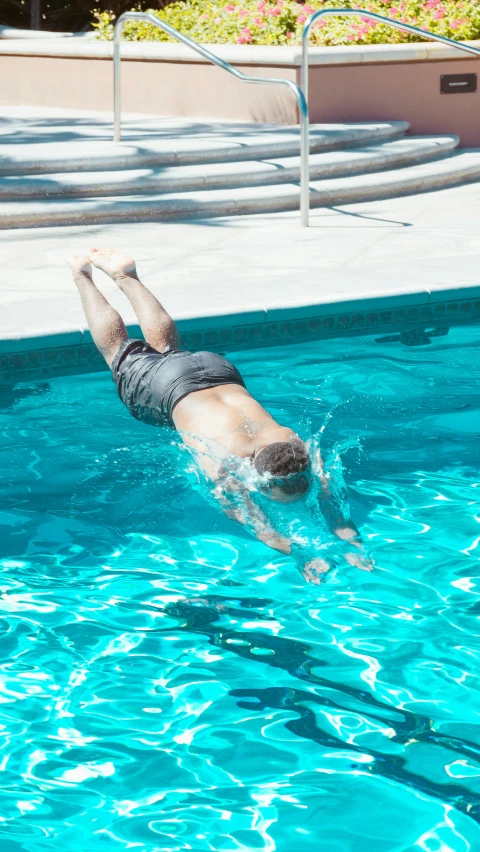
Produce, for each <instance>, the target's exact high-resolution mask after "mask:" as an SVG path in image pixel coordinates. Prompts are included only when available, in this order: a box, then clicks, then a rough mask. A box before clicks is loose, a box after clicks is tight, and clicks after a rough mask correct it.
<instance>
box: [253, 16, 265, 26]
mask: <svg viewBox="0 0 480 852" xmlns="http://www.w3.org/2000/svg"><path fill="white" fill-rule="evenodd" d="M253 23H254V24H256V25H257V27H261V26H263V21H262V19H261V18H254V19H253Z"/></svg>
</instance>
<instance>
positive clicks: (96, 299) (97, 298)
mask: <svg viewBox="0 0 480 852" xmlns="http://www.w3.org/2000/svg"><path fill="white" fill-rule="evenodd" d="M66 260H67V263H68V265H69V267H70V269H71V270H72V274H73V280H74V282H75V284H76V286H77V287H78V292H79V293H80V298H81V300H82V306H83V310H84V311H85V316H86V318H87V322H88V327H89V329H90V331H91V333H92V337H93V340H94V343H95V345H96V346H97V348H98V349H99V350H100V352H101V353H102V355H103V357H104V358H105V361H106V362H107V364H108V366H109V367H111V366H112V362H113V359H114V358H115V355H116V354H117V352H118V349H119V347H120V344H121V343H122V342H123V341H124V340H127V339H128V334H127V329H126V328H125V325H124V322H123V320H122V318H121V316H120V314H119V313H118V312H117V311H116V310H115V309H114V308H112V306H111V305H110V304H109V302H107V300H106V298H105V296H104V295H103V294H102V293H100V290H98V289H97V288H96V287H95V284H94V283H93V279H92V265H91V263H90V258H88V257H84V256H82V255H71V256H70V257H67V259H66Z"/></svg>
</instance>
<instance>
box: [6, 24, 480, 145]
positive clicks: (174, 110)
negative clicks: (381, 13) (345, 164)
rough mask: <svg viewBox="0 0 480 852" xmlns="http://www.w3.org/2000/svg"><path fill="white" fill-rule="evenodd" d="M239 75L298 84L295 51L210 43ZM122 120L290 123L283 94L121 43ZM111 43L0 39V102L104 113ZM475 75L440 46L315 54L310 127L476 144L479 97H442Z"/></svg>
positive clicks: (190, 57) (186, 56)
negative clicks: (459, 76) (402, 127)
mask: <svg viewBox="0 0 480 852" xmlns="http://www.w3.org/2000/svg"><path fill="white" fill-rule="evenodd" d="M211 50H212V51H213V52H215V53H216V54H217V55H219V56H221V57H222V58H223V59H225V60H227V61H228V62H230V63H232V64H234V65H236V66H238V67H241V68H242V70H243V71H244V72H245V73H247V74H248V73H251V74H252V75H253V74H259V75H265V76H272V77H283V78H286V79H290V80H296V81H297V82H300V50H299V48H298V47H291V48H290V47H257V46H250V45H214V46H213V47H211ZM122 56H123V57H124V58H123V61H122V104H123V109H124V110H125V111H126V112H135V113H146V114H157V115H159V114H160V115H161V114H163V115H170V116H191V117H203V118H205V117H207V118H208V117H211V118H221V119H237V120H238V119H240V120H248V121H255V122H263V121H273V122H279V123H285V124H289V123H295V122H296V121H297V114H296V106H295V101H294V98H293V96H292V95H291V94H290V92H289V91H288V90H287V89H285V90H284V89H283V88H281V87H278V90H276V89H274V88H273V87H267V86H265V87H264V86H249V85H247V84H245V83H242V82H241V81H239V80H237V79H235V78H234V77H232V76H231V75H229V74H227V73H226V72H224V71H222V70H221V69H219V68H216V67H214V66H212V65H210V64H208V63H206V62H205V61H204V60H202V59H200V57H197V56H195V55H194V54H192V52H191V51H190V50H188V49H187V48H185V47H183V46H182V45H176V44H170V43H168V44H159V43H155V42H143V43H135V42H130V43H128V42H127V43H124V44H123V45H122ZM111 57H112V45H111V44H110V43H107V42H98V41H95V40H90V39H54V40H53V39H49V40H45V41H42V40H40V39H35V40H26V39H25V40H23V39H22V40H20V39H18V40H16V39H8V40H7V39H5V40H0V78H1V80H2V86H1V89H0V103H1V104H8V105H19V104H22V105H23V104H24V105H35V106H53V107H69V108H72V109H88V110H109V109H111V107H112V88H113V84H112V79H113V68H112V59H111ZM472 72H473V73H477V74H479V76H480V58H479V59H476V58H475V57H472V56H468V55H466V54H462V53H461V52H460V51H458V50H457V49H455V48H450V47H444V46H443V45H439V44H433V43H432V44H407V45H372V46H368V47H358V46H351V47H338V48H312V49H311V51H310V111H311V120H312V121H313V122H339V121H365V120H369V119H371V120H381V119H388V120H390V119H403V120H406V121H409V122H410V124H411V129H412V132H413V133H416V134H428V133H457V134H458V135H459V136H460V138H461V146H462V147H476V146H480V91H477V92H474V93H473V92H472V93H466V94H465V93H462V94H455V95H441V94H440V76H441V75H442V74H456V73H472Z"/></svg>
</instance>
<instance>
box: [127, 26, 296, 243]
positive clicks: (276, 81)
mask: <svg viewBox="0 0 480 852" xmlns="http://www.w3.org/2000/svg"><path fill="white" fill-rule="evenodd" d="M126 21H146V22H147V23H149V24H154V25H155V26H157V27H160V29H161V30H163V31H164V32H165V33H168V35H170V36H172V37H173V38H176V39H177V41H181V42H182V43H183V44H186V45H187V47H191V48H192V50H194V51H195V52H196V53H199V54H200V56H203V58H204V59H208V61H209V62H212V63H213V64H214V65H218V67H219V68H223V70H224V71H228V72H229V73H230V74H233V76H234V77H237V78H238V79H239V80H243V81H244V82H245V83H259V84H267V85H276V86H287V87H288V88H289V89H290V91H292V92H293V94H294V95H295V97H296V99H297V106H298V112H299V117H300V138H301V148H303V140H304V139H306V140H307V146H308V137H309V133H308V108H307V102H306V100H305V97H304V94H303V92H302V90H301V88H300V86H297V84H296V83H293V82H292V81H291V80H283V79H282V78H281V77H251V76H249V75H248V74H243V73H242V71H239V70H238V68H234V67H233V65H230V64H229V63H228V62H224V60H223V59H220V57H218V56H215V54H214V53H211V52H210V51H209V50H207V48H206V47H203V46H202V45H200V44H197V42H196V41H192V39H190V38H188V37H187V36H185V35H183V33H181V32H179V30H176V29H174V27H171V26H170V24H167V23H165V21H162V20H160V18H157V17H156V16H155V15H151V14H149V13H148V12H125V13H124V14H123V15H120V17H119V19H118V21H117V23H116V24H115V31H114V36H113V40H114V47H113V90H114V96H113V112H114V136H113V140H114V142H120V140H121V135H122V134H121V103H120V99H121V86H120V58H121V57H120V39H121V36H122V30H123V27H124V25H125V23H126ZM307 154H308V151H307ZM300 156H301V157H302V153H300ZM308 195H309V188H308V163H307V172H306V178H305V177H304V178H303V180H302V182H301V187H300V219H301V224H302V225H303V226H304V227H307V226H308V208H309V197H308Z"/></svg>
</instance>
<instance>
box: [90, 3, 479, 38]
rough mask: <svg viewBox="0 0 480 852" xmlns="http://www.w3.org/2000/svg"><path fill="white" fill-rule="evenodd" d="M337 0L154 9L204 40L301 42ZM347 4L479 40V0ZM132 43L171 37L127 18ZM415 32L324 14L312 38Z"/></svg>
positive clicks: (107, 34)
mask: <svg viewBox="0 0 480 852" xmlns="http://www.w3.org/2000/svg"><path fill="white" fill-rule="evenodd" d="M335 5H337V8H338V4H334V3H332V2H329V0H327V2H325V3H322V2H321V0H312V2H311V3H307V4H306V5H304V6H302V5H300V4H298V3H296V2H294V0H182V1H181V2H174V3H172V4H171V5H170V6H167V7H166V8H165V9H162V10H161V11H159V10H154V9H152V10H149V11H151V12H152V13H153V14H155V15H157V16H158V17H159V18H161V19H163V20H164V21H166V22H167V23H169V24H170V25H171V26H173V27H175V28H176V29H178V30H180V31H181V32H182V33H185V35H188V36H190V38H193V39H194V40H195V41H199V42H201V43H203V44H299V43H300V39H301V32H302V29H303V25H304V23H305V20H306V19H307V17H308V16H309V15H311V14H312V12H315V11H317V9H321V8H327V7H334V6H335ZM341 5H342V7H343V8H351V9H359V10H360V12H361V10H368V11H371V12H378V13H379V14H381V15H385V16H387V17H389V18H392V20H393V19H396V20H401V21H402V22H404V23H409V24H413V25H414V26H418V27H422V28H423V29H428V30H431V31H432V32H434V33H438V34H439V35H443V36H447V37H449V38H453V39H456V40H457V41H465V40H467V39H475V38H480V2H479V0H370V1H369V2H368V0H364V2H363V4H359V3H358V2H357V0H345V2H342V4H341ZM95 16H96V22H95V23H94V27H96V29H97V32H98V36H99V38H102V39H111V38H112V36H113V22H114V20H115V17H114V15H113V14H112V13H109V12H98V11H97V12H95ZM123 35H124V38H126V39H128V40H129V41H142V40H144V39H150V40H152V41H172V40H174V39H171V38H170V37H169V36H167V35H165V33H163V32H162V30H160V29H158V28H157V27H154V26H151V25H149V24H142V23H140V24H137V23H133V22H128V23H127V24H126V25H125V28H124V31H123ZM419 40H420V39H418V38H417V37H416V36H413V35H410V34H408V33H406V32H402V31H401V30H396V29H394V28H393V27H389V26H388V25H385V24H377V23H375V22H374V21H371V20H370V19H368V18H366V17H362V15H361V14H359V17H358V18H357V17H355V18H354V17H351V18H321V19H320V20H319V21H318V22H317V23H316V24H314V26H313V28H312V32H311V37H310V41H311V43H312V44H317V45H335V44H384V43H390V44H398V43H401V42H406V41H419Z"/></svg>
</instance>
